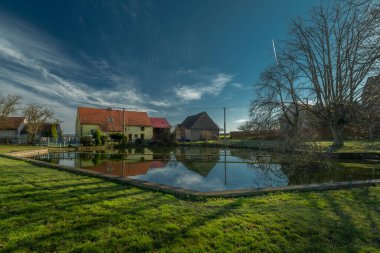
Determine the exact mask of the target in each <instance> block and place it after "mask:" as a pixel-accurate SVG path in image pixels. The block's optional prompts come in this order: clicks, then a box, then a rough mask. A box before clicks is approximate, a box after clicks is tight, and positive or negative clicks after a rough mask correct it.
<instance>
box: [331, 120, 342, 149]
mask: <svg viewBox="0 0 380 253" xmlns="http://www.w3.org/2000/svg"><path fill="white" fill-rule="evenodd" d="M330 129H331V133H332V135H333V139H334V144H333V145H334V146H338V147H341V146H343V144H344V141H343V129H342V128H340V127H338V126H334V125H330Z"/></svg>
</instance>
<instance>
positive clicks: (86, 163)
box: [75, 148, 168, 177]
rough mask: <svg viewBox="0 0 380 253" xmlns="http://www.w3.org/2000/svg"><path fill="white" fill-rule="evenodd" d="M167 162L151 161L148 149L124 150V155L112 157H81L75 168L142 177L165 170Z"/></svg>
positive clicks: (151, 154)
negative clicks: (154, 170) (157, 170)
mask: <svg viewBox="0 0 380 253" xmlns="http://www.w3.org/2000/svg"><path fill="white" fill-rule="evenodd" d="M167 163H168V161H164V160H163V161H157V160H153V152H152V151H151V150H149V149H148V148H144V149H141V150H136V149H130V150H126V152H125V154H123V155H118V156H116V157H115V156H113V157H112V159H110V157H109V155H106V154H94V155H91V156H89V157H81V159H78V160H77V161H76V164H75V167H78V168H83V169H86V170H91V171H95V172H100V173H104V174H108V175H114V176H119V177H129V176H137V175H144V174H146V173H147V172H148V171H149V170H150V169H160V168H165V167H166V165H167Z"/></svg>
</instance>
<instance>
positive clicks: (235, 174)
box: [39, 148, 380, 191]
mask: <svg viewBox="0 0 380 253" xmlns="http://www.w3.org/2000/svg"><path fill="white" fill-rule="evenodd" d="M274 158H275V156H273V154H269V153H262V152H261V153H258V152H254V151H247V150H234V149H218V148H209V149H205V148H178V149H172V150H166V151H165V152H163V151H162V150H159V151H152V150H150V149H147V148H144V149H140V150H136V149H130V150H125V151H124V152H123V153H115V154H105V153H96V154H94V153H54V154H49V155H45V156H41V157H39V159H42V160H46V161H49V162H52V163H57V164H58V163H59V164H63V165H68V166H75V167H78V168H83V169H88V170H91V171H96V172H99V173H105V174H110V175H114V176H119V177H129V178H134V179H140V180H145V181H150V182H155V183H160V184H165V185H170V186H175V187H180V188H186V189H192V190H196V191H221V190H234V189H252V188H263V187H278V186H286V185H299V184H310V183H323V182H337V181H351V180H363V179H372V178H380V170H379V169H378V168H374V167H368V168H360V169H358V168H352V167H345V166H341V165H339V164H334V166H330V167H329V169H323V170H321V169H313V168H306V167H302V168H300V167H299V166H297V165H296V163H290V162H289V159H287V162H280V161H279V159H277V158H276V159H274ZM293 160H296V159H293Z"/></svg>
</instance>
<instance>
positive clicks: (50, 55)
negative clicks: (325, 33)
mask: <svg viewBox="0 0 380 253" xmlns="http://www.w3.org/2000/svg"><path fill="white" fill-rule="evenodd" d="M315 4H316V1H311V0H310V1H306V0H288V1H280V0H277V1H275V0H265V1H264V0H260V1H258V0H235V1H232V0H229V1H226V0H213V1H209V0H192V1H191V0H188V1H181V0H170V1H169V0H160V1H144V0H125V1H116V0H115V1H107V0H103V1H96V0H94V1H81V0H77V1H41V0H36V1H26V0H24V1H22V0H20V1H14V0H5V1H1V2H0V87H1V94H2V95H4V94H17V95H21V96H23V98H24V103H40V104H44V105H47V106H49V107H51V109H53V111H54V112H55V114H56V117H58V118H59V119H60V120H62V121H63V123H62V126H63V130H64V132H65V133H74V124H75V116H76V108H77V106H89V107H100V108H105V107H113V108H123V107H125V108H127V109H131V110H145V111H147V112H148V113H149V115H150V116H161V117H166V118H168V120H169V121H170V123H171V124H172V125H175V124H177V123H180V122H182V120H183V119H184V118H185V117H186V116H188V115H192V114H196V113H199V112H201V111H207V112H208V113H209V114H210V116H211V117H213V118H214V120H215V121H216V123H217V124H218V125H220V126H223V109H222V108H223V107H227V130H228V131H230V130H234V129H236V127H237V126H238V125H239V124H241V123H242V122H244V121H245V120H247V119H248V105H249V103H250V101H251V100H252V98H253V97H254V96H255V93H254V84H255V82H257V81H258V77H259V75H260V72H261V71H262V70H263V69H264V68H265V67H266V66H268V65H269V64H272V63H273V62H274V57H273V52H272V39H274V40H275V41H280V40H283V39H286V38H287V28H288V24H289V20H290V19H291V18H295V17H297V16H307V14H308V11H309V9H310V8H311V7H312V6H313V5H315ZM229 107H230V108H229ZM20 113H21V112H20Z"/></svg>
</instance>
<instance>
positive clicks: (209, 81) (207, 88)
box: [174, 72, 232, 101]
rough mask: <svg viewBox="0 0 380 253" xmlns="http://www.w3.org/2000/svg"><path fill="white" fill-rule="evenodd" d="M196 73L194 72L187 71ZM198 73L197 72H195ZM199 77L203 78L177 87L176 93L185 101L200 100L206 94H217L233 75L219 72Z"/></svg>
mask: <svg viewBox="0 0 380 253" xmlns="http://www.w3.org/2000/svg"><path fill="white" fill-rule="evenodd" d="M187 73H191V74H194V72H187ZM195 74H197V72H195ZM199 77H200V78H201V79H203V80H201V81H200V82H198V83H196V84H194V85H191V86H190V85H184V86H180V87H177V88H176V89H175V90H174V92H175V95H176V96H177V97H178V98H180V99H183V100H185V101H191V100H199V99H201V98H202V97H204V96H206V95H212V96H217V95H219V94H220V93H221V92H222V91H223V89H224V88H225V86H226V85H227V84H228V83H229V82H230V81H231V80H232V75H227V74H224V73H217V74H213V75H205V74H200V75H199Z"/></svg>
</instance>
